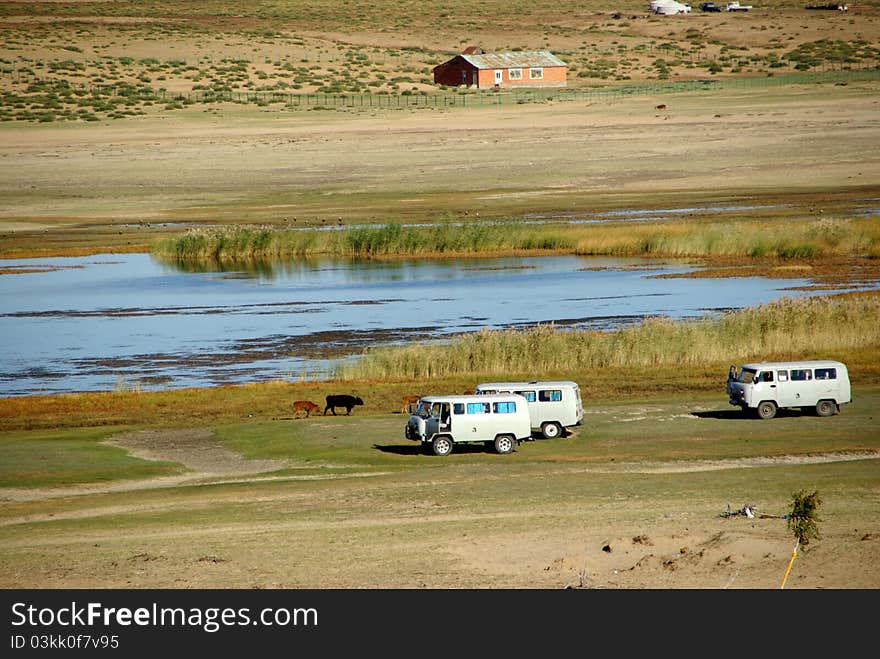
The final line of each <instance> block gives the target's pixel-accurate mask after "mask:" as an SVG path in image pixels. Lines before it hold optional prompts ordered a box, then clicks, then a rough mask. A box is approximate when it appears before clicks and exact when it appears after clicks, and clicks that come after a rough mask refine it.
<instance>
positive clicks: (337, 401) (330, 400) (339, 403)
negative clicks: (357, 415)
mask: <svg viewBox="0 0 880 659" xmlns="http://www.w3.org/2000/svg"><path fill="white" fill-rule="evenodd" d="M363 404H364V401H362V400H361V399H360V398H359V397H358V396H349V395H348V394H337V395H335V396H334V395H332V394H331V395H330V396H327V406H326V407H325V408H324V416H327V410H330V411H331V412H333V416H336V408H337V407H344V408H345V413H346V414H351V408H352V407H354V406H355V405H363Z"/></svg>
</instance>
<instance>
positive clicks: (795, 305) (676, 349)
mask: <svg viewBox="0 0 880 659" xmlns="http://www.w3.org/2000/svg"><path fill="white" fill-rule="evenodd" d="M878 319H880V295H878V294H857V295H848V296H838V297H819V298H796V299H792V298H783V299H782V300H779V301H777V302H773V303H770V304H765V305H761V306H757V307H752V308H748V309H743V310H739V311H735V312H728V313H723V314H721V315H720V316H718V317H708V318H704V319H700V320H692V321H675V320H670V319H667V318H651V319H648V320H645V321H644V322H642V323H640V324H638V325H636V326H633V327H630V328H625V329H620V330H616V331H610V332H605V331H592V330H567V329H559V328H556V327H554V326H552V325H541V326H538V327H535V328H531V329H527V330H489V329H485V330H482V331H479V332H476V333H472V334H464V335H460V336H458V337H456V338H454V339H453V340H452V341H451V342H449V343H442V344H441V343H438V344H433V343H429V344H415V345H408V346H402V347H376V348H372V349H368V350H367V351H365V353H364V354H363V356H362V357H361V358H360V359H359V360H357V361H356V362H354V363H342V364H339V365H338V366H337V367H336V370H335V373H334V377H336V378H337V379H340V380H369V379H386V378H407V379H413V380H416V379H432V378H444V377H451V376H457V375H464V374H467V373H482V374H486V375H490V374H499V375H504V374H508V373H524V372H531V373H550V372H561V371H571V370H581V369H598V368H614V367H627V368H654V367H668V368H674V367H678V366H683V365H700V364H707V363H719V362H721V363H723V362H742V361H747V360H752V359H762V358H764V357H766V356H768V355H774V356H776V357H783V356H785V357H788V358H807V357H810V358H827V357H830V356H838V357H841V356H844V355H846V353H847V351H851V350H863V349H866V348H871V349H876V348H878V347H880V323H878V322H877V321H878Z"/></svg>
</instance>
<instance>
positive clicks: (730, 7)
mask: <svg viewBox="0 0 880 659" xmlns="http://www.w3.org/2000/svg"><path fill="white" fill-rule="evenodd" d="M751 8H752V5H741V4H739V2H728V3H727V4H726V5H725V6H724V9H725V10H726V11H748V10H749V9H751Z"/></svg>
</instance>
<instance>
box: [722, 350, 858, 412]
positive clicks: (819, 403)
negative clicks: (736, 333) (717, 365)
mask: <svg viewBox="0 0 880 659" xmlns="http://www.w3.org/2000/svg"><path fill="white" fill-rule="evenodd" d="M727 395H728V396H729V397H730V404H731V405H738V406H739V407H741V408H742V409H743V411H746V410H747V409H752V410H755V412H756V413H757V415H758V417H760V418H762V419H772V418H773V417H774V416H776V411H777V410H778V409H781V408H792V407H799V408H801V409H802V410H805V411H806V410H808V409H810V410H815V411H816V414H818V415H819V416H831V415H833V414H836V413H837V412H839V411H840V406H841V405H843V404H845V403H849V402H850V401H851V400H852V396H851V390H850V383H849V373H848V372H847V369H846V365H845V364H842V363H841V362H836V361H827V360H826V361H819V360H815V361H803V362H755V363H753V364H743V366H742V368H740V369H738V370H737V368H736V367H735V366H731V368H730V373H729V375H728V379H727Z"/></svg>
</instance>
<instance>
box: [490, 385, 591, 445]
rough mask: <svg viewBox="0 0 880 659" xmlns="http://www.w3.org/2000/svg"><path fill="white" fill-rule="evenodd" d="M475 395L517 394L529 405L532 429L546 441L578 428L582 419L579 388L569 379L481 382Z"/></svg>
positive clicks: (582, 412)
mask: <svg viewBox="0 0 880 659" xmlns="http://www.w3.org/2000/svg"><path fill="white" fill-rule="evenodd" d="M474 393H476V394H495V393H513V394H519V395H520V396H522V397H523V398H525V399H526V400H527V401H528V403H529V415H530V418H531V423H532V430H533V431H534V432H536V433H540V434H541V436H542V437H544V438H545V439H553V438H554V437H559V436H560V435H561V434H562V432H563V430H564V429H565V428H571V427H573V426H579V425H581V423H583V420H584V406H583V403H582V402H581V389H580V387H579V386H578V384H577V382H571V381H569V380H559V381H547V382H538V381H533V382H484V383H483V384H478V385H477V386H476V388H475V389H474Z"/></svg>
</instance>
